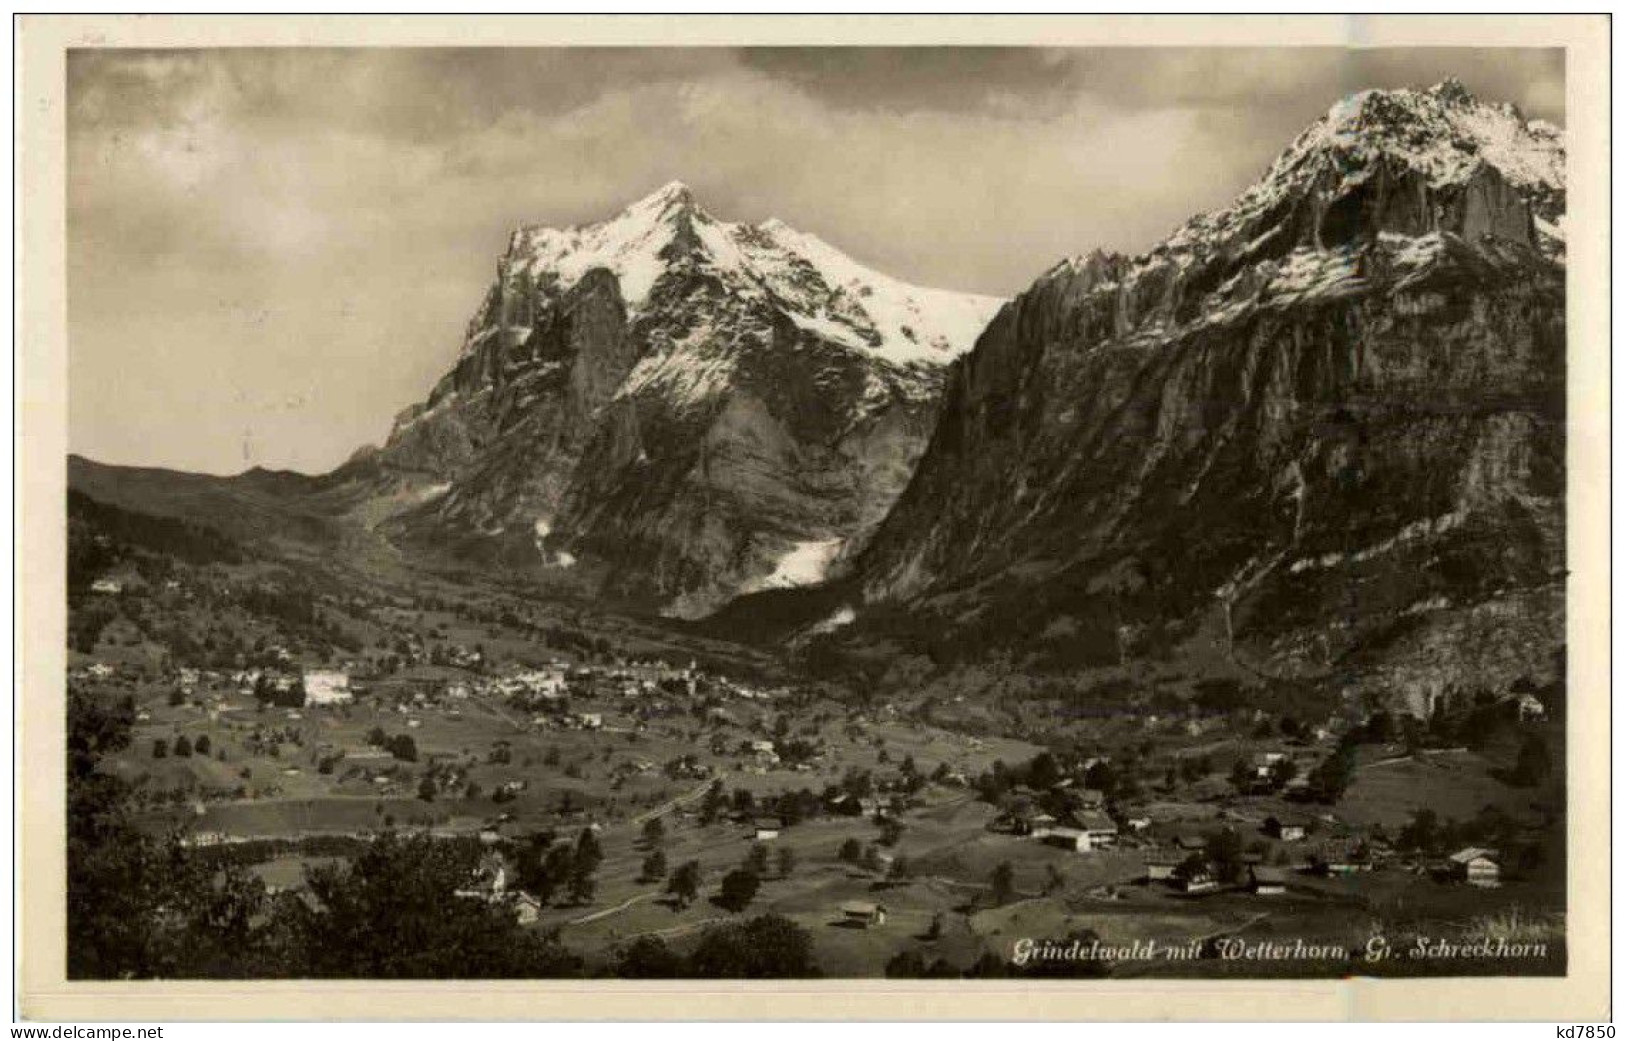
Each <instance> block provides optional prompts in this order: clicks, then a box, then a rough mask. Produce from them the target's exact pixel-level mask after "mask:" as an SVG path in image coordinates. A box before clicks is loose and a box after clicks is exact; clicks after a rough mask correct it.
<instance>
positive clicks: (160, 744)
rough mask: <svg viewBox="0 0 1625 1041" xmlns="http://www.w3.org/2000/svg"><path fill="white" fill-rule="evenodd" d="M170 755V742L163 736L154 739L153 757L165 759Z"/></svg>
mask: <svg viewBox="0 0 1625 1041" xmlns="http://www.w3.org/2000/svg"><path fill="white" fill-rule="evenodd" d="M168 755H169V745H168V743H167V742H165V741H164V739H163V738H161V737H160V738H157V739H156V740H154V741H153V743H152V757H153V758H154V759H163V758H166V757H167V756H168Z"/></svg>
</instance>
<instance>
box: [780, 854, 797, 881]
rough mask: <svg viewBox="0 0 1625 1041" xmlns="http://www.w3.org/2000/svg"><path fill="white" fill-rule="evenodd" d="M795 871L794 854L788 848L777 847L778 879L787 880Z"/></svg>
mask: <svg viewBox="0 0 1625 1041" xmlns="http://www.w3.org/2000/svg"><path fill="white" fill-rule="evenodd" d="M795 869H796V854H795V851H794V850H792V849H791V848H790V847H789V846H780V847H779V877H780V878H789V877H790V873H791V872H793V871H794V870H795Z"/></svg>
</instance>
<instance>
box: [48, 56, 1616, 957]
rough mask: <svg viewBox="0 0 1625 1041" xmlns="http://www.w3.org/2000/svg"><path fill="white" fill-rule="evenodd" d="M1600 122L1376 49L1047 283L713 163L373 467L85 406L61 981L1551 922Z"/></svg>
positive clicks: (1109, 946)
mask: <svg viewBox="0 0 1625 1041" xmlns="http://www.w3.org/2000/svg"><path fill="white" fill-rule="evenodd" d="M458 60H467V59H461V58H460V59H458ZM449 103H450V102H448V104H449ZM933 125H934V124H933ZM1275 145H1276V142H1271V143H1270V146H1269V147H1270V148H1271V149H1273V148H1274V147H1275ZM1260 154H1261V155H1262V153H1260ZM1565 164H1566V156H1565V146H1564V134H1563V131H1562V130H1560V129H1558V128H1557V127H1555V126H1551V125H1548V124H1546V123H1544V122H1541V121H1539V120H1531V119H1527V118H1525V117H1524V116H1523V115H1522V114H1521V113H1520V112H1519V111H1518V110H1516V109H1515V108H1513V107H1512V106H1510V105H1506V104H1499V103H1492V102H1487V101H1483V100H1480V99H1478V98H1476V97H1474V96H1473V95H1472V94H1470V93H1469V92H1468V91H1467V90H1466V89H1465V88H1464V87H1463V85H1462V84H1460V83H1459V82H1456V81H1454V80H1447V81H1445V82H1443V83H1440V84H1438V85H1437V86H1434V87H1432V88H1429V89H1415V90H1412V89H1405V90H1383V91H1366V92H1363V93H1359V94H1354V95H1352V96H1349V97H1347V98H1345V99H1344V100H1342V101H1340V102H1339V103H1337V104H1336V105H1335V106H1334V107H1333V108H1332V109H1331V110H1330V111H1329V112H1327V113H1326V114H1325V115H1324V116H1323V117H1322V118H1320V119H1318V120H1316V121H1315V122H1314V123H1313V124H1311V125H1310V126H1308V127H1307V128H1306V129H1304V130H1303V131H1302V133H1300V134H1299V135H1298V136H1297V137H1296V139H1295V140H1292V141H1291V142H1289V143H1287V145H1286V148H1285V150H1284V151H1282V152H1280V154H1279V156H1278V158H1276V159H1275V160H1274V162H1273V163H1272V164H1271V165H1270V166H1269V167H1268V169H1266V170H1265V171H1263V173H1262V175H1261V176H1260V177H1259V178H1258V179H1257V180H1256V181H1255V182H1254V183H1252V184H1251V186H1250V187H1247V188H1246V189H1245V190H1243V191H1242V192H1241V193H1240V195H1239V196H1238V197H1236V198H1235V199H1234V201H1233V202H1231V203H1230V204H1229V205H1227V206H1224V207H1222V208H1220V209H1217V210H1215V211H1213V212H1210V213H1204V214H1201V215H1199V216H1196V217H1193V218H1190V219H1189V220H1187V221H1186V222H1185V223H1184V224H1183V225H1181V226H1179V227H1177V228H1175V229H1174V230H1173V231H1172V233H1171V234H1169V235H1168V236H1167V237H1166V238H1165V239H1164V240H1163V241H1161V242H1160V244H1158V245H1156V246H1154V247H1153V248H1151V249H1149V250H1147V251H1145V252H1143V253H1139V254H1137V255H1124V254H1119V253H1111V252H1105V251H1100V250H1097V251H1094V252H1090V253H1087V254H1085V255H1082V256H1079V257H1075V258H1072V259H1066V260H1062V261H1061V262H1059V263H1054V262H1053V261H1054V258H1053V257H1048V256H1045V257H1032V258H1031V261H1032V264H1031V268H1030V269H1029V271H1030V272H1043V273H1042V274H1039V275H1038V276H1037V278H1036V280H1035V281H1033V282H1032V284H1031V285H1030V286H1029V287H1028V288H1027V289H1026V290H1025V291H1023V292H1021V293H1020V294H1019V295H1017V296H1016V297H1015V298H1014V299H1010V300H1000V299H995V298H992V297H987V296H977V295H969V294H965V293H959V292H950V291H946V290H941V289H927V288H921V287H918V286H914V285H910V284H907V283H905V282H903V281H900V280H898V279H896V278H893V277H890V276H888V275H884V274H881V273H879V272H877V271H874V270H872V269H870V268H869V267H867V266H865V265H863V264H861V263H859V262H858V261H857V260H854V259H852V258H850V257H848V256H846V255H845V254H844V253H842V252H841V251H840V250H838V249H837V248H835V247H834V246H832V245H830V244H828V243H825V242H824V241H822V240H820V239H819V238H818V237H816V236H814V235H811V234H808V233H806V232H802V231H797V230H795V229H793V228H791V227H790V226H788V225H787V224H784V223H782V222H780V221H777V220H768V221H765V222H761V223H730V222H728V221H726V220H723V219H721V218H720V217H718V216H714V215H713V214H711V213H709V212H707V210H706V208H705V207H704V206H703V205H702V204H701V201H700V200H698V199H697V198H696V197H695V194H694V193H693V192H692V191H690V190H689V189H688V188H687V187H685V186H684V185H682V184H679V183H672V184H668V185H666V186H664V187H662V188H660V189H658V190H656V191H654V192H653V193H652V194H649V195H647V196H646V197H644V198H641V199H639V200H637V201H635V202H633V203H632V204H631V205H629V206H627V207H626V208H625V209H624V210H622V211H621V212H619V213H616V214H614V215H613V216H609V217H607V218H606V219H603V220H600V221H598V222H596V223H590V224H586V225H583V226H579V227H572V228H553V227H541V226H531V225H524V226H520V227H518V228H517V229H516V230H514V231H512V233H511V234H510V235H509V236H508V240H507V243H506V248H505V249H503V250H502V251H501V256H500V257H499V258H498V260H497V262H496V271H495V277H494V278H493V279H492V281H491V283H490V285H489V287H488V289H487V290H486V291H485V292H484V294H483V296H482V297H481V298H480V299H479V301H478V303H477V305H476V306H475V308H474V310H473V314H472V317H471V318H470V320H469V321H468V323H467V327H466V332H465V334H464V335H463V337H462V338H461V341H460V342H457V343H446V344H444V345H443V348H444V350H445V352H446V364H445V367H444V370H443V372H442V373H441V374H440V375H439V377H438V379H437V380H436V381H435V382H434V383H433V385H432V386H431V387H425V388H423V396H422V398H421V400H420V401H418V402H417V403H415V404H412V405H411V406H410V407H408V408H406V409H405V410H404V411H401V412H400V413H399V415H398V416H396V417H395V419H394V422H393V426H392V428H391V429H390V430H389V432H388V435H387V438H385V439H384V440H383V443H382V444H381V445H379V446H369V447H366V448H363V449H361V450H359V451H357V452H356V453H355V454H354V455H353V456H352V457H351V458H350V459H349V460H348V461H346V462H345V463H344V464H343V465H341V466H339V467H337V468H336V469H334V470H333V471H332V472H329V473H325V474H320V475H308V474H300V473H292V472H284V471H269V470H263V469H253V470H249V471H247V472H244V473H241V474H237V475H234V476H229V477H220V476H210V475H202V474H192V473H181V472H175V471H167V470H157V469H137V468H129V467H117V466H108V465H104V464H101V463H97V462H93V461H91V460H88V459H83V458H78V457H71V458H70V459H69V465H68V477H69V495H68V504H67V542H68V559H67V588H68V597H67V599H68V634H67V635H68V645H69V657H68V680H67V701H68V706H69V707H68V721H69V731H68V732H69V740H68V745H67V747H68V750H69V753H70V754H69V784H68V788H69V797H70V806H69V814H68V817H69V827H68V863H69V865H70V867H69V875H68V892H69V914H68V919H69V926H68V958H69V964H70V973H71V974H73V975H74V977H75V978H87V979H96V978H145V977H163V978H169V979H174V978H185V977H188V976H198V977H243V978H257V977H261V976H277V977H281V978H288V979H307V978H320V977H332V978H351V979H353V978H381V977H401V978H410V979H422V978H435V977H465V976H478V977H482V978H523V977H538V976H589V977H598V978H602V977H611V976H619V977H631V978H674V977H675V978H681V977H688V976H699V977H710V976H722V977H771V976H779V977H810V976H825V977H833V978H839V977H878V976H893V977H904V976H917V977H918V976H927V977H938V978H947V977H956V978H957V977H964V976H972V977H977V976H994V977H997V976H1018V977H1032V976H1038V977H1042V976H1072V977H1079V976H1090V977H1098V976H1119V977H1132V978H1146V977H1157V976H1211V977H1221V976H1240V975H1247V976H1262V975H1293V976H1304V977H1317V978H1342V979H1346V978H1349V977H1352V976H1355V975H1360V976H1367V975H1386V974H1397V975H1417V974H1422V975H1468V974H1470V975H1484V976H1504V975H1513V974H1516V975H1550V976H1561V975H1563V974H1564V973H1565V971H1566V970H1567V968H1568V963H1567V948H1566V941H1565V939H1564V938H1565V935H1566V933H1565V928H1566V925H1565V922H1566V918H1565V916H1566V915H1567V914H1568V908H1569V904H1568V902H1567V900H1568V889H1567V885H1568V883H1567V878H1568V875H1567V871H1568V864H1567V861H1566V857H1567V846H1566V835H1567V831H1566V829H1567V826H1568V824H1569V821H1568V819H1567V816H1566V810H1565V805H1566V803H1565V799H1566V798H1567V788H1566V776H1565V764H1566V762H1567V758H1568V750H1567V746H1566V734H1567V731H1566V729H1565V728H1566V725H1567V723H1568V722H1569V720H1568V718H1567V712H1568V706H1567V698H1566V693H1567V688H1566V654H1565V646H1566V643H1565V621H1566V619H1565V591H1566V566H1567V561H1566V558H1565V535H1566V529H1567V520H1568V518H1567V511H1566V507H1565V502H1566V499H1565V489H1566V485H1567V478H1568V471H1567V467H1566V461H1565V449H1566V446H1567V437H1566V427H1565V424H1566V419H1567V417H1566V413H1565V390H1566V376H1567V373H1566V357H1567V354H1566V350H1567V347H1566V329H1565V287H1566V275H1565V271H1566V249H1565V235H1566V230H1567V227H1568V222H1567V217H1566V212H1565V211H1566V205H1565V199H1566V173H1565ZM1012 191H1014V186H1013V188H1012ZM1109 202H1110V200H1103V199H1099V198H1079V199H1078V200H1077V205H1078V206H1079V207H1083V206H1089V205H1107V204H1109ZM1006 204H1007V205H1008V203H1006ZM606 208H608V207H606ZM1195 208H1196V207H1194V206H1193V207H1191V209H1193V210H1194V209H1195ZM1187 212H1188V211H1187ZM1004 245H1005V244H1003V243H1000V242H998V241H991V240H990V241H989V242H988V243H987V248H988V250H990V251H992V250H996V249H1000V248H1002V247H1003V246H1004ZM1080 245H1088V244H1080ZM1577 252H1578V251H1577ZM1023 277H1026V276H1025V275H1024V276H1023ZM1597 349H1602V348H1601V347H1600V346H1599V347H1598V348H1597ZM386 412H387V409H386ZM1022 937H1031V938H1035V939H1037V940H1039V941H1041V942H1040V946H1046V945H1051V941H1053V946H1055V947H1056V948H1059V949H1073V948H1076V949H1080V950H1083V949H1087V950H1108V951H1116V952H1126V951H1130V950H1132V949H1137V945H1138V944H1140V943H1141V942H1154V943H1155V945H1156V947H1157V948H1158V949H1165V950H1170V951H1178V952H1187V953H1185V954H1184V956H1183V957H1182V958H1139V957H1137V956H1132V955H1127V954H1114V955H1111V956H1110V957H1107V956H1104V955H1103V956H1102V957H1101V958H1099V959H1098V960H1097V959H1094V958H1093V956H1091V957H1090V958H1089V959H1085V960H1077V959H1072V960H1057V961H1052V962H1046V961H1045V960H1044V959H1043V957H1038V958H1037V960H1036V961H1035V960H1032V959H1030V958H1027V957H1025V956H1024V955H1023V954H1022V953H1021V951H1022V946H1021V945H1022V944H1023V943H1024V942H1026V941H1023V940H1021V939H1020V938H1022ZM1371 937H1381V938H1386V939H1385V942H1388V943H1391V944H1392V949H1393V950H1394V951H1395V952H1398V951H1402V950H1410V949H1412V948H1413V947H1414V946H1416V945H1418V944H1422V943H1425V942H1426V941H1427V938H1429V937H1431V938H1433V942H1435V943H1444V942H1446V941H1445V940H1442V939H1440V938H1449V939H1448V942H1449V943H1458V942H1459V943H1461V944H1463V945H1464V946H1463V949H1464V950H1472V951H1478V950H1482V949H1483V948H1484V947H1485V946H1487V945H1488V944H1489V943H1490V942H1491V941H1494V942H1496V943H1502V944H1503V947H1500V948H1497V951H1504V950H1505V949H1506V947H1505V945H1508V944H1510V945H1512V946H1514V947H1516V949H1517V951H1518V952H1521V953H1518V954H1516V956H1514V955H1510V954H1508V955H1506V956H1504V957H1503V956H1502V954H1500V953H1496V954H1493V955H1485V956H1484V957H1478V956H1477V955H1472V956H1464V957H1462V958H1455V959H1446V960H1436V961H1429V960H1427V959H1422V958H1411V957H1394V958H1390V959H1387V960H1373V959H1370V958H1368V957H1367V956H1366V954H1365V953H1364V952H1365V950H1366V942H1367V940H1368V939H1369V938H1371ZM1232 939H1233V940H1234V941H1235V942H1236V943H1238V944H1242V945H1246V946H1257V945H1259V944H1264V945H1269V944H1279V945H1283V946H1285V945H1290V944H1298V945H1299V946H1303V945H1305V944H1307V945H1310V946H1311V947H1312V948H1313V950H1314V951H1315V952H1317V953H1314V954H1310V955H1306V956H1302V957H1299V956H1296V955H1294V956H1293V957H1291V958H1285V959H1280V960H1271V959H1269V958H1268V957H1266V958H1264V959H1262V960H1247V959H1230V958H1228V956H1225V957H1220V956H1218V955H1216V954H1214V953H1211V952H1213V951H1215V950H1216V949H1222V948H1216V946H1215V945H1216V944H1218V943H1220V942H1228V941H1230V940H1232Z"/></svg>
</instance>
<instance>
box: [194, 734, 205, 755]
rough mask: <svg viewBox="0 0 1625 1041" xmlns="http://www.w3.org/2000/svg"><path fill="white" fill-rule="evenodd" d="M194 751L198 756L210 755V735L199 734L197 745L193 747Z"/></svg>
mask: <svg viewBox="0 0 1625 1041" xmlns="http://www.w3.org/2000/svg"><path fill="white" fill-rule="evenodd" d="M192 751H194V752H196V753H197V754H198V755H208V754H209V735H208V734H199V735H198V739H197V743H196V744H195V745H193V746H192Z"/></svg>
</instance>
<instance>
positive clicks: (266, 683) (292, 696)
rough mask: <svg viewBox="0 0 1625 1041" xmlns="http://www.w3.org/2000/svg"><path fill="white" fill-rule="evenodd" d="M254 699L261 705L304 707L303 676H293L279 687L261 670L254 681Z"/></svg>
mask: <svg viewBox="0 0 1625 1041" xmlns="http://www.w3.org/2000/svg"><path fill="white" fill-rule="evenodd" d="M254 700H255V701H257V702H259V704H260V706H261V707H264V706H266V705H271V706H274V707H276V708H304V706H305V680H304V677H302V676H295V677H294V678H293V681H292V682H291V683H289V684H288V685H287V686H286V687H279V686H278V685H277V682H276V681H275V680H273V679H272V678H271V676H270V674H269V673H264V672H262V673H260V676H259V679H257V680H255V681H254Z"/></svg>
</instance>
